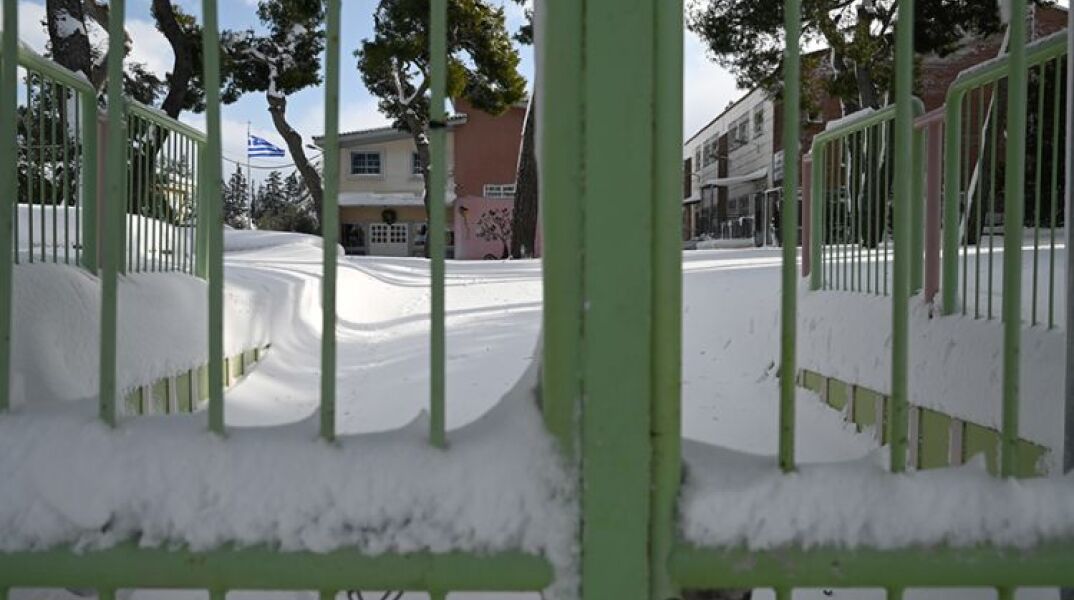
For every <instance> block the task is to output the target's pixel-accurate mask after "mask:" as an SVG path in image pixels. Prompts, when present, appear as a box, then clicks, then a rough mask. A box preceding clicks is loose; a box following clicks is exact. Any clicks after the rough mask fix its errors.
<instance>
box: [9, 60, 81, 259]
mask: <svg viewBox="0 0 1074 600" xmlns="http://www.w3.org/2000/svg"><path fill="white" fill-rule="evenodd" d="M17 56H18V59H17V64H18V66H19V67H21V68H22V71H23V74H24V77H23V86H22V87H21V88H20V89H19V92H18V93H19V94H20V95H22V97H23V103H22V105H21V106H19V107H18V109H17V111H18V113H19V114H18V117H17V120H18V124H17V129H16V131H17V134H16V135H17V136H18V139H19V143H18V146H17V149H18V150H17V155H16V156H17V165H18V166H17V168H18V179H17V188H18V192H17V200H18V207H17V209H16V213H17V214H16V216H15V220H14V223H13V237H14V242H13V243H14V245H15V255H14V261H15V263H20V262H25V263H33V262H53V263H55V262H62V263H65V264H82V265H83V266H85V267H86V268H87V269H89V270H91V271H93V270H95V269H96V265H97V251H96V248H97V219H96V214H97V213H96V211H97V183H96V181H97V94H96V91H95V90H94V89H93V86H91V85H90V83H89V82H88V81H86V80H85V79H84V78H82V77H79V76H78V75H75V74H74V73H72V72H70V71H68V70H67V69H64V68H63V67H60V66H59V65H57V64H56V63H54V62H52V61H50V60H48V59H46V58H43V57H42V56H40V55H38V54H37V53H35V52H34V51H32V50H30V49H29V48H27V47H25V46H23V45H21V44H20V45H19V46H18V49H17ZM16 87H18V84H17V83H16Z"/></svg>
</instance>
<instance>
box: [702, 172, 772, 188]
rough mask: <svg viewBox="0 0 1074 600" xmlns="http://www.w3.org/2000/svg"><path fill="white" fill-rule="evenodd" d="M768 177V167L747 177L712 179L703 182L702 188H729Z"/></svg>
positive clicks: (733, 176)
mask: <svg viewBox="0 0 1074 600" xmlns="http://www.w3.org/2000/svg"><path fill="white" fill-rule="evenodd" d="M766 177H768V167H761V168H760V169H757V170H756V171H753V172H751V173H746V174H745V175H732V176H731V177H714V178H712V179H706V180H705V181H702V182H701V187H707V186H710V185H715V186H721V187H729V186H732V185H738V184H740V183H749V182H751V181H757V180H759V179H764V178H766Z"/></svg>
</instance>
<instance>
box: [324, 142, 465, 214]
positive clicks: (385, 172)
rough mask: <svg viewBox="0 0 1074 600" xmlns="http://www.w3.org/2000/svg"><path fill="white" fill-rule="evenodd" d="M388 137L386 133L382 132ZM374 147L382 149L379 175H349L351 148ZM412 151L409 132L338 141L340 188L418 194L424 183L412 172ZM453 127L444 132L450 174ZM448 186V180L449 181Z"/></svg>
mask: <svg viewBox="0 0 1074 600" xmlns="http://www.w3.org/2000/svg"><path fill="white" fill-rule="evenodd" d="M385 137H387V136H385ZM354 150H361V151H375V152H380V153H381V174H380V175H351V151H354ZM413 153H414V140H413V139H412V138H411V137H410V136H409V135H403V134H399V135H397V136H393V137H392V139H380V140H379V141H372V142H353V141H345V142H343V143H342V144H341V145H340V153H339V161H340V165H339V166H340V170H339V191H340V193H346V192H377V193H391V192H412V193H415V194H421V193H422V190H424V189H425V188H424V185H423V183H422V180H421V175H415V174H413V172H412V166H411V156H412V155H413ZM454 155H455V152H454V129H451V130H449V131H448V134H447V164H448V177H449V178H450V177H451V175H452V171H453V169H452V167H451V165H452V160H453V159H454ZM448 183H449V186H448V189H449V190H450V189H451V187H450V183H451V182H450V181H449V182H448ZM423 220H424V219H423Z"/></svg>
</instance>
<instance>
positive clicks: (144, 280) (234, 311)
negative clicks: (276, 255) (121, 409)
mask: <svg viewBox="0 0 1074 600" xmlns="http://www.w3.org/2000/svg"><path fill="white" fill-rule="evenodd" d="M117 287H118V293H119V299H118V306H119V307H118V314H119V320H118V323H119V325H118V327H119V329H118V332H117V334H116V338H117V354H118V357H117V362H118V373H117V376H118V384H119V389H120V391H121V392H124V393H125V392H126V391H129V390H131V389H133V388H135V387H137V386H141V385H148V384H151V383H154V382H156V381H159V380H160V379H162V378H164V377H168V376H172V375H178V374H180V373H183V372H185V371H187V370H189V369H191V368H193V367H196V366H200V365H203V364H204V363H205V362H206V360H207V356H208V340H207V337H208V334H207V332H208V325H207V321H206V318H207V317H206V315H207V312H206V298H207V297H208V290H207V288H206V285H205V282H204V281H202V280H200V279H196V278H194V277H190V276H186V275H180V274H173V273H144V274H138V275H131V276H128V277H120V278H119V283H118V286H117ZM271 300H272V299H271V297H265V296H258V295H255V294H251V293H249V290H243V289H241V288H229V289H228V293H227V294H226V295H225V303H224V305H225V324H226V328H225V334H224V346H225V352H226V353H227V355H233V354H238V353H239V352H241V351H242V350H244V349H248V348H253V347H255V346H261V345H264V344H266V343H268V342H270V341H271V328H270V327H269V326H268V324H267V323H265V321H264V319H262V318H260V317H259V315H260V314H261V311H262V310H265V309H266V308H267V304H268V303H270V302H271ZM100 310H101V309H100V283H99V280H98V279H97V278H96V277H93V276H92V275H90V274H88V273H86V272H85V271H84V270H82V269H79V268H77V267H69V266H64V265H52V264H34V265H18V266H16V267H15V269H14V297H13V317H14V319H13V323H14V328H13V334H12V359H13V364H12V403H13V404H14V405H16V406H18V405H21V404H24V403H27V402H48V401H72V400H88V399H91V398H95V397H96V392H97V380H98V357H99V344H100V341H99V339H100V327H99V320H100Z"/></svg>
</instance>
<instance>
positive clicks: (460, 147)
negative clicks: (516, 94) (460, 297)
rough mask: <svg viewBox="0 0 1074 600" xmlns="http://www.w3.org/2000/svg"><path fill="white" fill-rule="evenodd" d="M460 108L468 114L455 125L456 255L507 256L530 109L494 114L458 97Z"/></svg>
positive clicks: (456, 108) (458, 108) (476, 257)
mask: <svg viewBox="0 0 1074 600" xmlns="http://www.w3.org/2000/svg"><path fill="white" fill-rule="evenodd" d="M455 110H456V111H459V112H462V113H465V114H466V115H467V119H466V124H465V125H463V126H461V127H458V128H456V129H455V171H454V173H455V210H454V227H453V228H454V232H455V258H460V259H481V258H503V257H505V256H506V254H507V252H508V251H509V249H510V244H511V241H510V240H511V238H510V235H511V212H512V210H513V208H514V203H515V201H514V196H515V176H516V172H517V169H518V153H519V149H520V148H521V147H522V126H523V123H524V122H525V119H526V108H525V107H524V106H513V107H511V108H509V109H507V111H506V112H504V113H503V114H502V115H499V116H492V115H490V114H488V113H484V112H481V111H479V110H477V109H475V108H473V107H471V106H470V105H469V104H467V103H466V102H465V101H458V102H456V104H455Z"/></svg>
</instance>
